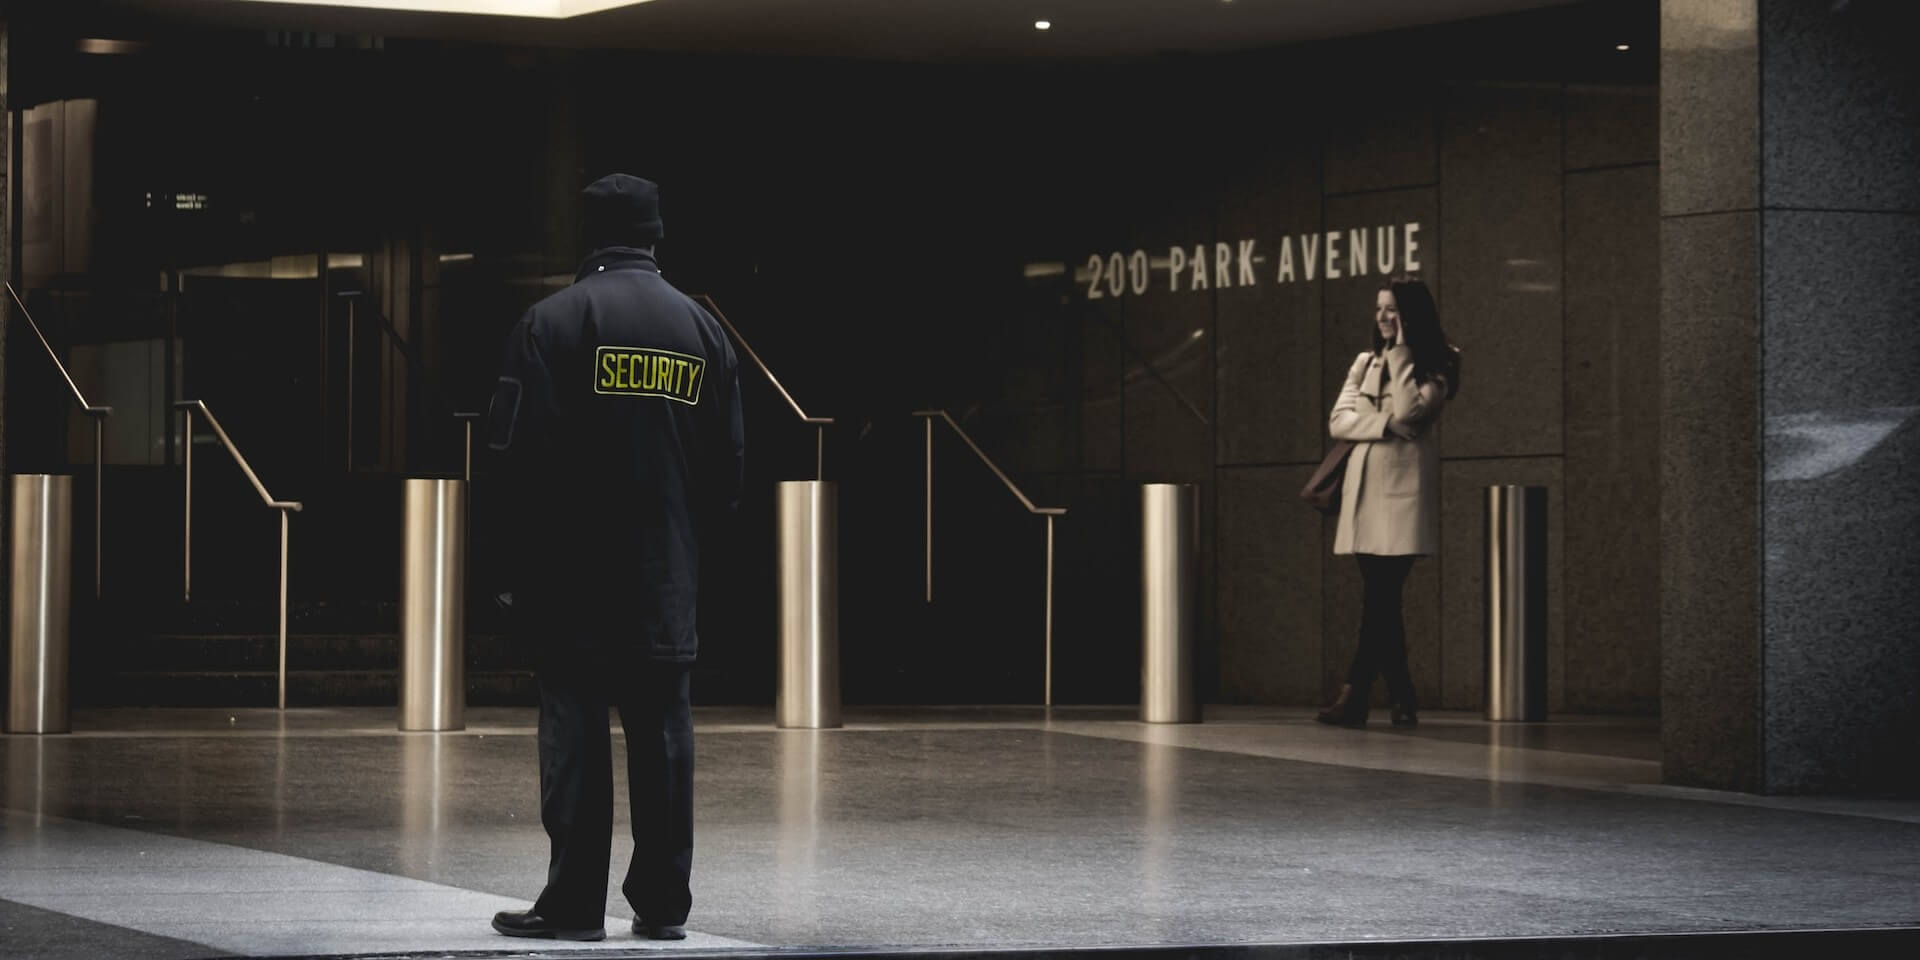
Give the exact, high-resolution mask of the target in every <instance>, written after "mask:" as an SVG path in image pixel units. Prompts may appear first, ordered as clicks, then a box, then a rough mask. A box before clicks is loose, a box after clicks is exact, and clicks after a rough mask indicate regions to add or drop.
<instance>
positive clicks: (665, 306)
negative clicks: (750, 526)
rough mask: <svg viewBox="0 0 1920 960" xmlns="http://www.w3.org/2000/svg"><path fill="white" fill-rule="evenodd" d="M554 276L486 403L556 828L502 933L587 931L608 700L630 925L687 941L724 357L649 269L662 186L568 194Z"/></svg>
mask: <svg viewBox="0 0 1920 960" xmlns="http://www.w3.org/2000/svg"><path fill="white" fill-rule="evenodd" d="M583 201H584V202H583V215H584V217H583V219H584V227H585V239H586V241H587V245H588V247H589V249H591V250H592V252H591V253H590V254H588V256H587V259H586V261H585V263H583V264H582V265H581V267H580V271H579V274H578V275H577V276H576V277H575V278H574V283H573V285H572V286H570V287H568V288H567V289H565V290H562V291H560V292H559V293H556V294H554V295H552V296H550V297H547V298H546V299H544V300H541V301H540V302H539V303H536V304H534V305H533V307H532V309H530V310H528V311H527V313H526V316H524V317H522V318H521V320H520V322H519V323H518V324H517V325H516V326H515V327H514V329H513V333H512V334H511V335H510V336H509V337H508V340H507V349H506V361H505V363H504V364H503V368H502V372H501V375H500V381H499V384H498V386H497V387H496V389H495V391H494V396H493V406H492V410H491V413H490V414H489V424H488V432H489V440H488V446H489V447H490V448H491V449H492V450H493V451H494V452H495V453H496V454H497V456H498V464H497V469H498V471H499V476H500V479H501V483H502V486H503V491H502V493H503V497H504V499H505V501H506V502H507V503H508V504H510V505H511V506H510V507H509V508H508V509H507V510H506V511H505V512H506V513H508V514H509V515H510V517H511V519H510V520H509V521H507V525H508V526H510V527H511V528H512V529H510V530H506V531H503V533H504V534H505V535H506V536H507V538H508V540H509V550H511V552H512V557H511V560H510V562H509V567H510V568H511V570H512V572H511V573H510V574H509V576H510V577H511V578H512V600H513V603H512V607H513V610H514V611H515V614H516V616H517V617H518V618H519V620H520V622H521V623H522V624H524V625H526V626H527V628H528V630H529V632H531V633H533V634H534V635H535V636H536V637H537V638H538V642H539V643H540V647H541V651H540V663H539V668H538V675H539V684H540V820H541V823H542V824H544V825H545V827H546V830H547V836H548V837H549V838H550V839H551V841H552V859H551V861H550V864H549V867H548V870H547V885H546V889H545V890H544V891H542V892H541V894H540V898H539V900H537V901H535V903H534V905H533V909H531V910H526V911H503V912H501V913H499V914H496V915H495V916H494V918H493V928H494V929H495V930H498V931H499V932H501V933H503V934H506V935H508V936H515V937H545V938H558V939H565V940H600V939H603V938H605V936H606V930H605V928H604V926H603V922H602V917H603V915H604V914H605V912H606V911H605V908H606V894H607V889H606V888H607V868H608V864H609V860H610V858H611V847H612V844H613V770H612V766H611V760H610V754H611V750H612V745H611V737H610V735H609V733H608V730H607V720H608V713H607V711H608V708H609V707H618V708H619V710H620V724H621V727H622V729H624V730H625V731H626V735H627V777H628V781H629V793H630V794H631V805H632V815H633V835H634V847H633V860H632V862H631V863H630V864H629V866H628V868H627V875H626V882H625V883H623V884H622V885H621V891H622V892H623V893H625V894H626V898H627V902H628V903H629V904H631V905H632V907H633V909H634V921H633V929H634V932H635V933H638V934H641V935H643V936H647V937H650V938H652V939H656V940H678V939H682V938H684V937H685V936H686V928H685V924H686V919H687V910H688V908H689V907H690V906H691V904H692V894H691V893H690V892H689V889H688V885H687V882H688V877H689V875H690V874H691V872H692V867H693V718H692V712H691V707H690V704H689V693H688V685H687V673H688V669H689V666H690V664H691V663H692V661H693V659H694V655H695V653H696V652H697V650H698V640H697V638H696V636H695V632H694V612H695V604H696V599H697V595H698V591H697V583H698V568H699V561H700V543H701V538H702V534H703V533H704V532H705V530H706V528H707V527H709V526H710V525H711V524H712V523H713V522H714V521H715V520H716V519H717V518H719V517H721V516H723V515H725V514H726V513H727V512H730V511H731V510H732V509H733V507H734V506H735V505H736V504H737V502H738V500H739V496H740V484H741V467H742V457H743V453H744V440H743V436H742V428H741V420H740V392H739V386H738V383H737V380H736V373H737V363H736V361H735V359H734V353H733V349H732V347H731V346H730V345H729V344H728V342H727V339H726V337H725V335H724V334H723V332H722V331H721V329H720V326H719V324H717V323H715V322H714V320H713V318H712V317H711V316H709V315H708V314H707V313H706V311H704V310H702V309H701V308H700V307H699V306H698V305H696V304H695V303H694V302H693V301H692V300H689V299H688V298H687V297H686V295H684V294H682V293H680V292H679V291H678V290H675V289H674V288H673V287H672V286H670V285H668V283H667V282H666V281H665V280H664V279H662V278H661V276H660V269H659V267H658V266H657V264H656V262H655V260H654V255H653V247H654V244H655V243H656V242H657V241H659V240H660V238H661V236H662V229H661V221H660V207H659V188H658V187H656V186H655V185H654V184H653V183H651V182H648V181H646V180H642V179H640V178H638V177H631V176H627V175H625V174H614V175H612V176H608V177H604V178H602V179H600V180H597V181H595V182H594V183H593V184H592V185H591V186H589V187H587V189H586V191H585V192H584V194H583Z"/></svg>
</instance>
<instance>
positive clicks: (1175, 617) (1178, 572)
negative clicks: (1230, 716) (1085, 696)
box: [1140, 483, 1200, 723]
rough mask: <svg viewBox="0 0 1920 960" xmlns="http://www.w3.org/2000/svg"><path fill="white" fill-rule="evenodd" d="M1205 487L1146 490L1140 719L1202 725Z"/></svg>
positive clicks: (1156, 485) (1142, 510) (1183, 485)
mask: <svg viewBox="0 0 1920 960" xmlns="http://www.w3.org/2000/svg"><path fill="white" fill-rule="evenodd" d="M1199 540H1200V488H1199V487H1197V486H1195V485H1193V484H1190V483H1149V484H1146V485H1145V486H1143V487H1142V488H1141V491H1140V552H1141V561H1140V632H1141V650H1142V653H1141V659H1140V719H1141V720H1144V721H1146V722H1147V723H1199V722H1200V697H1199V693H1198V691H1197V690H1196V689H1195V681H1196V680H1197V679H1198V677H1197V676H1196V675H1195V673H1194V668H1193V645H1194V642H1195V639H1196V634H1197V633H1198V632H1199V631H1198V624H1197V622H1196V620H1195V615H1196V614H1197V613H1198V612H1199V606H1198V603H1197V601H1198V599H1199V590H1198V582H1199V579H1200V576H1199V570H1198V567H1197V564H1198V562H1199V559H1200V549H1199Z"/></svg>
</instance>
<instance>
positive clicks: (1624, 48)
mask: <svg viewBox="0 0 1920 960" xmlns="http://www.w3.org/2000/svg"><path fill="white" fill-rule="evenodd" d="M1613 48H1614V49H1615V50H1618V51H1620V52H1621V53H1625V52H1627V51H1628V50H1632V49H1633V44H1631V43H1616V44H1614V45H1613Z"/></svg>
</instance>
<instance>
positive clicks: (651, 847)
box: [533, 656, 693, 927]
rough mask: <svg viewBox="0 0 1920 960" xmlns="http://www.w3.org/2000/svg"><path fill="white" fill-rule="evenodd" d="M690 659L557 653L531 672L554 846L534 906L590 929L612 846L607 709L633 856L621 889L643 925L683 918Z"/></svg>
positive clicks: (689, 823)
mask: <svg viewBox="0 0 1920 960" xmlns="http://www.w3.org/2000/svg"><path fill="white" fill-rule="evenodd" d="M687 673H688V665H687V664H683V663H658V662H653V661H649V660H646V659H645V658H644V657H634V658H632V661H631V662H628V663H623V664H614V663H608V662H604V661H602V660H599V659H598V658H588V657H580V656H559V657H554V658H551V659H550V661H549V662H548V663H545V664H542V666H541V668H540V671H539V680H540V822H541V823H542V824H544V825H545V826H546V828H547V836H548V838H549V839H551V841H552V844H553V854H552V860H551V863H550V865H549V866H548V868H547V887H546V889H545V890H543V891H542V892H541V893H540V899H539V900H538V901H536V902H535V903H534V908H533V909H534V912H535V913H538V914H539V915H540V916H542V917H544V918H546V919H547V920H549V921H551V922H553V923H556V924H559V925H562V926H580V927H598V926H600V924H601V917H603V916H604V915H605V913H606V900H607V868H608V865H609V863H610V861H611V859H612V849H613V763H612V736H611V734H610V733H609V732H608V729H607V720H608V713H607V710H608V708H609V707H618V708H619V710H620V726H621V728H622V729H624V730H625V731H626V735H627V787H628V793H629V797H628V800H629V806H630V808H631V811H632V815H633V860H632V861H631V862H630V863H629V864H628V866H627V879H626V882H625V883H623V884H621V887H620V890H621V892H622V893H624V894H626V897H627V903H628V904H630V905H631V906H632V907H633V910H634V915H635V916H637V917H639V918H640V919H642V920H644V921H646V922H647V923H650V924H660V925H664V924H683V923H685V922H686V921H687V910H688V909H689V908H690V907H691V906H692V904H693V894H692V893H691V891H690V890H689V889H688V886H687V881H688V878H689V877H690V876H691V875H692V872H693V710H692V706H691V702H690V700H689V689H688V685H687Z"/></svg>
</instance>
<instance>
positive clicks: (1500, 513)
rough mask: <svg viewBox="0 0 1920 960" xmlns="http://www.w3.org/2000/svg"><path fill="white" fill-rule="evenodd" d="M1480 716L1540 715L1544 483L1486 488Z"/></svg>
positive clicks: (1543, 708) (1543, 703) (1543, 692)
mask: <svg viewBox="0 0 1920 960" xmlns="http://www.w3.org/2000/svg"><path fill="white" fill-rule="evenodd" d="M1486 561H1487V564H1486V576H1487V598H1486V618H1487V677H1486V680H1487V690H1486V696H1487V719H1488V720H1520V721H1539V720H1545V719H1546V718H1547V488H1546V487H1519V486H1496V487H1488V488H1487V542H1486Z"/></svg>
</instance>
